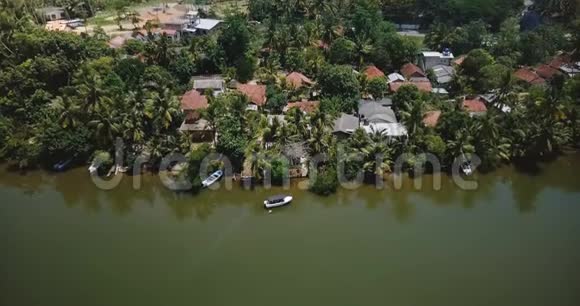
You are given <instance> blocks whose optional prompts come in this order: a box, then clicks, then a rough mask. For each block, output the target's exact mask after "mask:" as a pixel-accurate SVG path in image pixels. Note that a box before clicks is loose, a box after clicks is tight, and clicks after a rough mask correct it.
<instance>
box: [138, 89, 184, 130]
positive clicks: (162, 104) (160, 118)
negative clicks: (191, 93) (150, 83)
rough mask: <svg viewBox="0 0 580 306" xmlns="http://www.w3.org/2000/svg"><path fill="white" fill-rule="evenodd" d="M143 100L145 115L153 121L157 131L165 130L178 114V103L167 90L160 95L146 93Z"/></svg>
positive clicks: (153, 92)
mask: <svg viewBox="0 0 580 306" xmlns="http://www.w3.org/2000/svg"><path fill="white" fill-rule="evenodd" d="M148 93H149V96H148V97H147V98H146V99H145V115H146V116H147V117H148V118H149V119H151V120H152V121H153V125H154V126H155V127H156V129H157V131H162V130H167V129H169V127H170V126H171V124H172V123H173V121H174V118H176V116H177V114H178V113H179V101H178V100H177V97H176V96H174V95H173V94H172V93H171V91H170V90H169V89H168V88H165V89H163V90H162V92H161V93H158V92H156V91H150V92H148Z"/></svg>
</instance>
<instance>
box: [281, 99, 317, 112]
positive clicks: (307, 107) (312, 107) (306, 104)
mask: <svg viewBox="0 0 580 306" xmlns="http://www.w3.org/2000/svg"><path fill="white" fill-rule="evenodd" d="M319 107H320V101H306V100H302V101H298V102H289V103H288V105H286V107H284V112H287V111H289V110H290V109H291V108H299V109H300V110H301V111H302V112H303V113H313V112H315V111H316V110H317V109H318V108H319Z"/></svg>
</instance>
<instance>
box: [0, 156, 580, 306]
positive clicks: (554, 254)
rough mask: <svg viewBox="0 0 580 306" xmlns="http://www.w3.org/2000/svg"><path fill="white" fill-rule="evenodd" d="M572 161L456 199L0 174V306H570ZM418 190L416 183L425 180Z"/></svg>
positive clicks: (577, 275) (576, 279)
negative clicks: (283, 204)
mask: <svg viewBox="0 0 580 306" xmlns="http://www.w3.org/2000/svg"><path fill="white" fill-rule="evenodd" d="M579 163H580V155H578V154H575V155H572V156H567V157H564V158H562V159H560V160H558V161H557V162H555V163H552V164H550V165H547V166H543V167H542V169H541V170H540V171H538V172H537V173H534V174H523V173H518V172H516V171H514V170H512V169H502V170H500V171H498V172H494V173H492V174H489V175H485V176H481V175H480V176H479V177H478V181H479V184H480V188H479V189H478V190H477V191H472V192H466V191H461V190H458V189H457V188H456V187H454V186H453V185H452V184H451V183H450V181H448V180H445V179H444V180H443V186H442V189H441V190H440V191H433V190H431V189H429V188H428V189H427V190H423V191H414V190H413V188H412V186H411V184H410V183H409V182H406V184H405V188H404V190H400V191H394V190H392V189H386V190H382V191H377V190H375V189H374V188H371V187H365V188H361V189H358V190H355V191H341V192H340V193H339V194H337V195H336V196H332V197H328V198H320V197H317V196H314V195H312V194H310V193H307V192H302V191H298V190H296V189H294V190H292V191H291V193H292V194H293V195H294V196H295V200H294V203H293V205H292V206H290V207H287V208H284V209H280V210H276V211H274V213H273V214H268V213H267V212H266V211H264V210H263V209H262V208H261V205H260V203H261V202H262V201H263V199H264V198H265V197H266V196H268V195H271V194H275V193H278V192H279V190H269V191H264V190H254V191H244V190H240V189H239V188H236V189H235V190H232V191H227V192H226V191H223V190H222V191H205V192H203V193H202V194H201V195H199V196H195V197H192V196H189V195H183V194H181V195H180V194H176V193H173V192H171V191H168V190H165V189H164V188H163V187H161V185H160V183H159V181H158V179H157V178H156V177H146V178H145V182H144V184H143V188H142V189H141V190H133V189H132V188H131V187H130V186H131V182H130V180H129V179H125V180H124V181H123V184H122V186H121V187H120V188H117V189H115V190H113V191H100V190H98V189H96V188H95V187H94V185H93V184H92V183H91V181H90V180H89V178H88V176H87V173H86V170H84V169H79V170H74V171H71V172H68V173H64V174H41V173H32V174H28V175H26V176H21V175H18V174H14V173H7V172H0V201H1V204H0V305H6V306H18V305H49V306H52V305H55V306H56V305H58V306H66V305H74V306H78V305H83V306H88V305H107V306H114V305H120V306H121V305H122V306H127V305H139V306H144V305H156V306H158V305H171V306H179V305H240V306H241V305H252V306H256V305H316V306H320V305H349V306H350V305H397V306H405V305H408V306H418V305H441V306H453V305H458V306H459V305H461V306H464V305H486V306H487V305H494V306H500V305H506V306H514V305H526V306H532V305H542V306H546V305H554V306H567V305H570V306H577V305H580V167H579ZM425 185H428V182H427V181H426V182H425Z"/></svg>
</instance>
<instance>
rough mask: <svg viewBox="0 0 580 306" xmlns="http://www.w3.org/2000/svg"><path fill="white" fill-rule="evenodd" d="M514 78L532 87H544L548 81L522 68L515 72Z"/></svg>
mask: <svg viewBox="0 0 580 306" xmlns="http://www.w3.org/2000/svg"><path fill="white" fill-rule="evenodd" d="M514 77H515V78H516V79H518V80H520V81H523V82H525V83H528V84H530V85H544V84H546V80H544V79H543V78H542V77H540V76H539V75H538V74H536V73H535V72H534V71H532V70H530V69H527V68H520V69H518V70H516V71H515V72H514Z"/></svg>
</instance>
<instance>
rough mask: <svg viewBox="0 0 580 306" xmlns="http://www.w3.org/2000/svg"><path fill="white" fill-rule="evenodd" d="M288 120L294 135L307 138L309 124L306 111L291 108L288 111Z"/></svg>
mask: <svg viewBox="0 0 580 306" xmlns="http://www.w3.org/2000/svg"><path fill="white" fill-rule="evenodd" d="M286 122H288V127H289V129H290V131H291V134H292V135H293V136H298V137H300V138H303V139H304V138H306V136H307V133H306V132H307V125H306V118H305V116H304V113H303V112H302V111H301V110H300V109H298V108H291V109H290V110H288V112H287V113H286Z"/></svg>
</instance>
